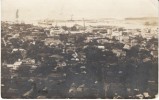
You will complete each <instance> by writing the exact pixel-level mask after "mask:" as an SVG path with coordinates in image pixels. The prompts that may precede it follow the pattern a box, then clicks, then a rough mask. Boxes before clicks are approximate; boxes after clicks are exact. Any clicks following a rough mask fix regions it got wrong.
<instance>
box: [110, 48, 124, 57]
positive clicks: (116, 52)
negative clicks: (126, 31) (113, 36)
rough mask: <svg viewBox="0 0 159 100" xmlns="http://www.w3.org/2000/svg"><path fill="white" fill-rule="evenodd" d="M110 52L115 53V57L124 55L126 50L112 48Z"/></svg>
mask: <svg viewBox="0 0 159 100" xmlns="http://www.w3.org/2000/svg"><path fill="white" fill-rule="evenodd" d="M112 52H113V53H114V54H116V56H117V57H119V56H126V52H125V51H122V50H120V49H113V50H112Z"/></svg>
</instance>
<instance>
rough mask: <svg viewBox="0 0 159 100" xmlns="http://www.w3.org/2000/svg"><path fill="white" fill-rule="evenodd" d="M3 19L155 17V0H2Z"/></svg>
mask: <svg viewBox="0 0 159 100" xmlns="http://www.w3.org/2000/svg"><path fill="white" fill-rule="evenodd" d="M1 1H2V20H14V19H15V13H16V9H19V16H20V19H22V20H36V19H45V18H49V19H70V18H71V15H73V19H82V18H125V17H156V16H158V8H157V7H158V2H157V0H1Z"/></svg>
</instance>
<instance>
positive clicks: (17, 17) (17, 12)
mask: <svg viewBox="0 0 159 100" xmlns="http://www.w3.org/2000/svg"><path fill="white" fill-rule="evenodd" d="M16 23H19V9H17V11H16Z"/></svg>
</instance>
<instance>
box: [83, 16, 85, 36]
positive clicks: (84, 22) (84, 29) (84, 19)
mask: <svg viewBox="0 0 159 100" xmlns="http://www.w3.org/2000/svg"><path fill="white" fill-rule="evenodd" d="M83 27H84V33H85V19H84V18H83Z"/></svg>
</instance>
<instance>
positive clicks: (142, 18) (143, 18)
mask: <svg viewBox="0 0 159 100" xmlns="http://www.w3.org/2000/svg"><path fill="white" fill-rule="evenodd" d="M125 20H158V17H136V18H135V17H132V18H125Z"/></svg>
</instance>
